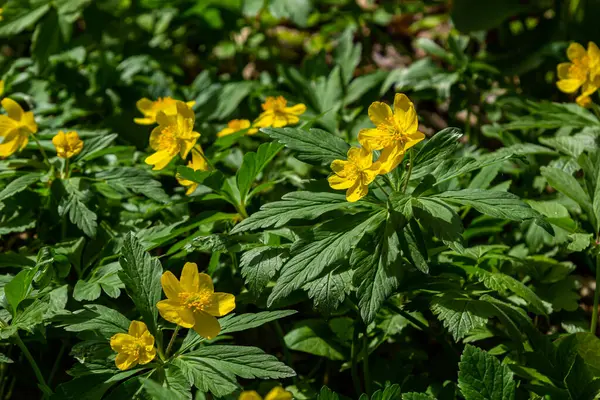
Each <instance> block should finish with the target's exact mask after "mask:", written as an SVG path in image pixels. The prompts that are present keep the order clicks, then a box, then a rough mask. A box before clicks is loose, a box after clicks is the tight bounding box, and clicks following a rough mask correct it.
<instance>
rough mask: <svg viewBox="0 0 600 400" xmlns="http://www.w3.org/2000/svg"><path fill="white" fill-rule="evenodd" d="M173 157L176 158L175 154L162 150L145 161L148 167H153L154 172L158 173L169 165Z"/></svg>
mask: <svg viewBox="0 0 600 400" xmlns="http://www.w3.org/2000/svg"><path fill="white" fill-rule="evenodd" d="M173 157H175V154H172V153H170V152H169V151H167V150H161V151H157V152H156V153H154V154H152V155H150V156H148V157H146V159H145V160H144V161H145V162H146V164H148V165H153V166H154V167H153V168H152V169H153V170H155V171H158V170H161V169H163V168H165V167H166V166H167V165H169V163H170V162H171V160H172V159H173Z"/></svg>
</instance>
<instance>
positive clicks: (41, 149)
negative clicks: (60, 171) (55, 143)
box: [31, 134, 50, 167]
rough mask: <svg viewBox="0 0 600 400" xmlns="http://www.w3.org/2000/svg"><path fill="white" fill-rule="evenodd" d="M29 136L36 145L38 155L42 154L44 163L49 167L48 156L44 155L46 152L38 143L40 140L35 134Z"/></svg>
mask: <svg viewBox="0 0 600 400" xmlns="http://www.w3.org/2000/svg"><path fill="white" fill-rule="evenodd" d="M31 136H32V137H33V140H35V143H36V144H37V145H38V148H39V149H40V153H42V157H44V162H45V163H46V165H47V166H48V167H49V166H50V161H49V160H48V156H47V155H46V150H44V148H43V147H42V143H40V139H38V137H37V136H36V135H35V134H31Z"/></svg>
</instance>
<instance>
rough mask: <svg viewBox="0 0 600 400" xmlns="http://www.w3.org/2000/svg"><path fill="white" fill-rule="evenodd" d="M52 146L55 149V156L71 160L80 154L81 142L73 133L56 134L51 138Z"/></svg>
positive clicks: (59, 132)
mask: <svg viewBox="0 0 600 400" xmlns="http://www.w3.org/2000/svg"><path fill="white" fill-rule="evenodd" d="M52 144H53V145H54V147H56V155H57V156H59V157H60V158H71V157H73V156H76V155H77V154H79V153H81V149H83V141H82V140H81V139H80V138H79V135H78V134H77V132H75V131H71V132H67V133H64V132H63V131H58V133H57V134H56V135H55V136H54V137H53V138H52Z"/></svg>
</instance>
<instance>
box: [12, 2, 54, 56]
mask: <svg viewBox="0 0 600 400" xmlns="http://www.w3.org/2000/svg"><path fill="white" fill-rule="evenodd" d="M0 29H1V28H0ZM62 46H64V41H63V36H62V35H61V30H60V27H59V16H58V12H57V11H56V9H54V8H51V9H50V11H49V12H47V13H46V15H45V16H44V18H43V19H42V20H41V22H40V23H38V24H37V26H36V28H35V32H34V33H33V37H32V41H31V55H32V56H33V58H34V59H35V60H36V61H37V62H38V63H40V65H46V64H47V63H48V60H49V58H50V56H51V55H52V54H56V53H59V52H60V50H61V47H62Z"/></svg>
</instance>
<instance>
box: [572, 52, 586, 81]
mask: <svg viewBox="0 0 600 400" xmlns="http://www.w3.org/2000/svg"><path fill="white" fill-rule="evenodd" d="M589 71H590V67H589V58H588V57H587V56H585V57H582V58H580V59H577V60H575V61H573V64H572V65H571V66H570V67H569V74H570V75H571V76H573V77H576V79H579V80H582V81H584V80H586V79H587V76H588V73H589Z"/></svg>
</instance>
